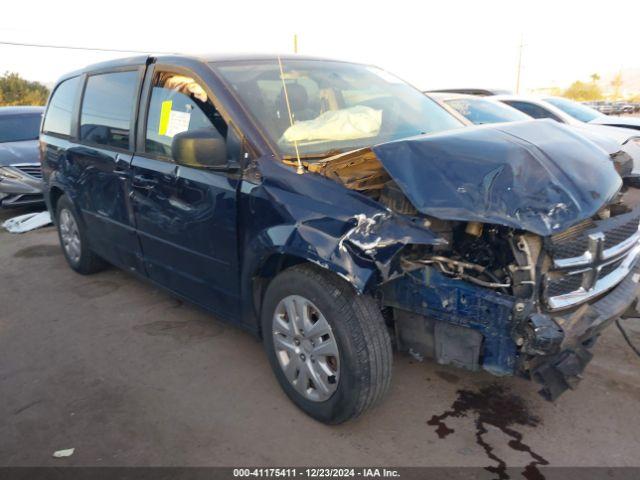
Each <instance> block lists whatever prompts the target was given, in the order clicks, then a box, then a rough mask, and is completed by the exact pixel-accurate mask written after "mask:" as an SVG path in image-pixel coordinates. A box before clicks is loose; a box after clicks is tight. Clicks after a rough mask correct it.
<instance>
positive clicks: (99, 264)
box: [56, 195, 108, 275]
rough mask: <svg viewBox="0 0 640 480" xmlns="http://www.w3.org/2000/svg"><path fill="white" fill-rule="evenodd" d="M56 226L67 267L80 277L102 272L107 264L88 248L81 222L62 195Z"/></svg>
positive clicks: (71, 205)
mask: <svg viewBox="0 0 640 480" xmlns="http://www.w3.org/2000/svg"><path fill="white" fill-rule="evenodd" d="M56 225H57V227H58V238H59V239H60V246H61V247H62V252H63V253H64V256H65V258H66V259H67V263H68V264H69V266H70V267H71V268H72V269H73V270H75V271H76V272H78V273H81V274H82V275H89V274H91V273H96V272H99V271H101V270H104V269H105V268H106V267H107V266H108V264H107V262H105V261H104V260H103V259H102V258H100V257H99V256H97V255H96V254H95V253H93V251H91V249H90V248H89V241H88V239H87V234H86V231H85V228H84V226H83V224H82V222H81V221H80V220H79V218H78V214H77V212H76V209H75V208H74V206H73V203H71V200H69V197H67V196H66V195H62V196H61V197H60V198H59V199H58V203H57V205H56Z"/></svg>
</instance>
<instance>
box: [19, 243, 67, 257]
mask: <svg viewBox="0 0 640 480" xmlns="http://www.w3.org/2000/svg"><path fill="white" fill-rule="evenodd" d="M56 255H62V250H60V247H59V246H58V245H32V246H30V247H26V248H23V249H21V250H18V251H17V252H16V253H14V254H13V256H14V257H16V258H41V257H54V256H56Z"/></svg>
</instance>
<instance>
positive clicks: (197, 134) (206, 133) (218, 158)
mask: <svg viewBox="0 0 640 480" xmlns="http://www.w3.org/2000/svg"><path fill="white" fill-rule="evenodd" d="M171 154H172V156H173V159H174V160H175V161H176V162H177V163H179V164H180V165H185V166H187V167H196V168H207V167H209V168H216V167H217V168H221V167H225V166H226V165H227V162H228V159H227V142H226V141H225V139H224V137H223V136H222V135H220V132H218V131H217V130H216V129H215V128H200V129H197V130H187V131H185V132H181V133H178V134H177V135H176V136H175V137H173V142H172V143H171Z"/></svg>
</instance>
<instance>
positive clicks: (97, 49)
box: [0, 41, 176, 55]
mask: <svg viewBox="0 0 640 480" xmlns="http://www.w3.org/2000/svg"><path fill="white" fill-rule="evenodd" d="M0 45H10V46H14V47H36V48H58V49H65V50H88V51H93V52H120V53H160V54H165V55H174V54H176V52H158V51H150V50H125V49H121V48H92V47H77V46H73V45H49V44H43V43H20V42H5V41H0Z"/></svg>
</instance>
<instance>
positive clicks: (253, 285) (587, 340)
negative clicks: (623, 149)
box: [40, 56, 640, 423]
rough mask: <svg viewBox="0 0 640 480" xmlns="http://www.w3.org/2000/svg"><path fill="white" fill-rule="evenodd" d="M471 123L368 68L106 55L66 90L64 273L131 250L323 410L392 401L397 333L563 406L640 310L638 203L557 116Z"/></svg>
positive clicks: (301, 402) (337, 412)
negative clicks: (240, 334) (602, 340)
mask: <svg viewBox="0 0 640 480" xmlns="http://www.w3.org/2000/svg"><path fill="white" fill-rule="evenodd" d="M461 126H462V124H461V122H460V121H459V120H458V119H457V118H456V117H454V116H453V115H452V114H450V113H449V112H448V111H447V110H445V109H444V108H442V107H441V106H439V105H438V104H437V103H435V102H434V101H433V100H431V99H429V98H428V97H426V96H424V95H423V94H422V93H421V92H420V91H418V90H416V89H415V88H413V87H411V86H410V85H408V84H406V83H405V82H403V81H402V80H400V79H398V78H397V77H395V76H393V75H391V74H390V73H388V72H386V71H384V70H381V69H379V68H376V67H374V66H370V65H361V64H355V63H348V62H342V61H333V60H323V59H315V58H307V57H302V56H288V57H277V56H244V57H241V56H235V57H216V58H191V57H186V56H142V57H135V58H128V59H123V60H117V61H111V62H107V63H102V64H98V65H94V66H90V67H87V68H85V69H82V70H80V71H76V72H73V73H70V74H68V75H65V76H64V77H62V78H61V79H60V80H59V81H58V83H57V84H56V86H55V88H54V90H53V92H52V94H51V97H50V99H49V102H48V105H47V110H46V113H45V118H44V121H43V124H42V131H41V135H40V155H41V161H42V171H43V177H44V184H45V200H46V203H47V205H48V208H49V210H50V212H51V214H52V218H54V220H55V224H56V225H57V228H58V232H59V237H60V242H61V245H62V249H63V251H64V255H65V257H66V259H67V261H68V263H69V265H70V266H71V268H72V269H74V270H75V271H77V272H79V273H81V274H90V273H94V272H98V271H99V270H100V269H102V268H104V267H105V266H106V265H107V264H111V265H115V266H117V267H119V268H122V269H125V270H127V271H129V272H131V273H133V274H135V275H138V276H140V277H141V278H144V279H146V280H148V281H150V282H152V283H154V284H156V285H160V286H162V287H164V288H166V289H167V290H169V291H171V292H173V293H174V294H175V295H178V296H180V297H183V298H185V299H188V300H189V301H191V302H194V303H196V304H198V305H200V306H201V307H203V308H205V309H207V310H209V311H210V312H212V313H213V314H214V315H216V316H217V317H218V318H221V319H225V320H227V321H229V322H233V323H235V324H237V325H239V326H241V327H244V328H245V329H247V330H249V331H250V332H252V333H254V334H255V335H257V336H259V337H261V338H262V339H263V341H264V345H265V350H266V353H267V356H268V358H269V361H270V362H271V365H272V367H273V370H274V372H275V375H276V377H277V379H278V381H279V383H280V384H281V386H282V388H283V389H284V390H285V392H286V393H287V395H288V396H289V397H290V398H291V400H292V401H293V402H294V403H295V404H296V405H297V406H298V407H300V408H301V409H302V410H303V411H305V412H306V413H308V414H309V415H311V416H312V417H314V418H316V419H318V420H320V421H323V422H326V423H339V422H344V421H346V420H348V419H350V418H353V417H355V416H357V415H359V414H361V413H362V412H364V411H365V410H367V409H368V408H369V407H371V406H373V405H374V404H375V403H376V402H378V401H379V400H380V399H381V398H382V397H383V396H384V394H385V392H386V391H387V390H388V389H389V384H390V380H391V370H392V348H391V347H392V343H393V344H394V346H395V347H396V348H397V349H398V350H400V351H413V352H416V353H418V354H420V355H424V356H427V357H430V358H433V359H435V360H436V361H437V362H439V363H442V364H451V365H455V366H458V367H461V368H466V369H470V370H480V369H484V370H486V371H488V372H491V373H492V374H494V375H501V376H502V375H520V376H523V377H526V378H530V379H532V380H534V381H537V382H539V383H540V384H541V385H542V390H541V393H542V394H543V395H544V396H545V397H546V398H548V399H552V400H553V399H555V398H557V397H558V395H560V394H561V393H562V392H563V391H565V390H566V389H567V388H574V387H575V386H576V384H577V382H578V380H579V378H580V374H581V372H582V370H583V369H584V367H585V365H586V364H587V362H588V361H589V360H590V358H591V353H590V347H591V346H592V345H593V343H594V341H595V340H596V339H597V337H598V335H599V333H600V332H601V331H602V329H603V328H605V327H606V326H607V325H608V324H610V323H611V322H612V321H613V320H615V319H616V318H619V317H620V316H621V315H624V314H625V312H627V311H628V310H634V309H635V298H636V297H637V294H638V292H639V287H638V279H639V278H640V267H639V266H638V265H637V258H638V255H639V254H640V243H639V240H640V233H639V231H638V227H639V221H640V209H639V208H638V207H637V206H636V205H634V204H633V202H631V201H630V200H629V196H628V195H627V191H626V189H627V187H625V186H623V184H622V181H621V178H620V176H619V175H618V173H617V172H616V169H615V167H614V163H613V162H612V158H611V157H610V156H609V155H608V154H607V153H606V152H604V151H603V150H601V149H600V148H599V147H598V146H596V145H594V144H593V143H591V142H590V141H588V140H586V139H585V138H583V137H581V136H580V135H579V134H577V133H575V132H573V131H570V130H568V129H566V128H565V127H563V126H562V125H558V124H556V123H555V122H551V121H545V120H542V121H523V122H514V123H510V124H500V125H489V126H481V127H469V128H459V127H461Z"/></svg>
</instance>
